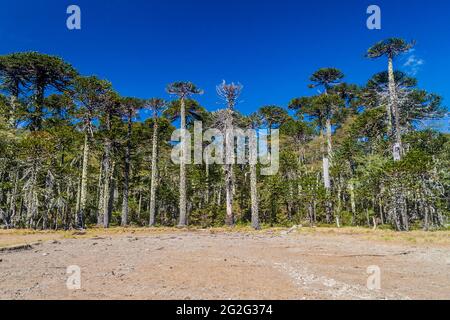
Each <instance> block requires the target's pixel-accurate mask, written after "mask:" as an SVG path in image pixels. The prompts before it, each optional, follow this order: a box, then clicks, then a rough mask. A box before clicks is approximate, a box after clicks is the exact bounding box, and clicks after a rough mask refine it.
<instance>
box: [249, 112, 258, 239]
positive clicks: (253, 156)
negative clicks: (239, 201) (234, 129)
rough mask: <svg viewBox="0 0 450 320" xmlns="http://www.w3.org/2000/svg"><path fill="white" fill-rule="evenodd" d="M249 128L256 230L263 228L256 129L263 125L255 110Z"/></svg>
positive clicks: (253, 217)
mask: <svg viewBox="0 0 450 320" xmlns="http://www.w3.org/2000/svg"><path fill="white" fill-rule="evenodd" d="M245 120H246V122H247V128H249V129H251V130H252V133H251V136H250V137H249V165H250V201H251V210H252V219H251V220H252V228H253V229H255V230H259V229H261V226H260V223H259V203H258V202H259V200H258V187H257V186H258V175H257V171H256V164H257V157H258V144H257V135H256V130H258V128H259V127H260V126H261V123H262V119H261V116H260V114H259V113H257V112H255V113H252V114H251V115H249V116H248V117H247V118H246V119H245Z"/></svg>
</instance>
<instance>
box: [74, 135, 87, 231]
mask: <svg viewBox="0 0 450 320" xmlns="http://www.w3.org/2000/svg"><path fill="white" fill-rule="evenodd" d="M88 166H89V133H88V132H86V133H85V134H84V149H83V168H82V171H81V190H80V207H79V208H78V211H77V219H76V226H77V228H79V229H83V228H84V216H85V214H86V212H85V211H86V202H87V184H88Z"/></svg>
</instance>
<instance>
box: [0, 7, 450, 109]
mask: <svg viewBox="0 0 450 320" xmlns="http://www.w3.org/2000/svg"><path fill="white" fill-rule="evenodd" d="M71 4H76V5H79V6H80V8H81V12H82V29H81V30H79V31H70V30H68V29H67V28H66V18H67V16H68V15H67V14H66V8H67V7H68V6H69V5H71ZM370 4H377V5H379V6H380V7H381V10H382V30H368V29H367V28H366V19H367V17H368V15H367V14H366V9H367V7H368V6H369V5H370ZM392 36H395V37H402V38H405V39H408V40H410V39H415V40H416V41H417V46H416V49H415V51H414V52H412V53H409V54H408V55H405V56H404V57H402V58H400V59H398V60H397V61H396V62H395V63H396V67H397V68H398V69H401V70H403V71H406V72H410V73H414V74H415V76H416V77H417V78H418V79H419V86H420V87H422V88H424V89H427V90H429V91H432V92H435V93H437V94H440V95H442V96H443V97H444V102H445V104H446V105H448V104H449V101H450V86H449V83H448V75H449V74H450V63H449V60H448V59H449V57H450V41H449V40H450V1H447V0H428V1H425V0H409V1H406V0H395V1H384V0H383V1H381V0H372V1H365V0H345V1H344V0H342V1H336V0H335V1H332V0H322V1H301V0H296V1H294V0H291V1H288V0H276V1H274V0H272V1H269V0H258V1H256V0H228V1H218V0H186V1H181V0H171V1H168V0H158V1H156V0H147V1H143V0H128V1H123V0H95V1H92V0H70V1H66V0H39V1H35V0H34V1H32V0H2V4H1V11H0V37H1V41H0V54H6V53H11V52H17V51H26V50H33V51H39V52H43V53H48V54H54V55H59V56H61V57H63V58H64V59H65V60H67V61H68V62H70V63H72V64H73V65H74V66H75V67H76V68H77V69H78V70H79V71H80V72H81V73H82V74H85V75H91V74H95V75H97V76H100V77H102V78H106V79H108V80H110V81H111V82H112V83H113V85H114V87H115V88H116V90H118V91H119V92H120V93H121V94H122V95H125V96H137V97H142V98H149V97H155V96H156V97H164V98H169V97H168V95H167V94H166V93H165V90H164V88H165V86H166V84H168V83H169V82H173V81H177V80H189V81H192V82H194V83H196V84H197V85H198V86H199V87H201V88H203V89H204V90H205V94H204V95H203V96H202V97H199V101H200V102H201V103H202V104H203V105H204V106H205V107H207V108H208V109H209V110H214V109H217V108H220V107H221V105H220V101H219V99H218V98H217V95H216V94H215V85H216V84H218V83H220V82H221V80H222V79H225V80H227V81H236V82H241V83H242V84H243V85H244V91H243V94H242V98H241V103H240V104H239V105H238V109H239V110H240V111H242V112H243V113H249V112H251V111H253V110H256V109H257V108H258V107H260V106H263V105H268V104H277V105H281V106H286V105H287V103H288V102H289V100H290V99H291V98H294V97H297V96H301V95H308V94H313V92H312V90H311V89H308V88H307V84H308V78H309V75H310V74H311V73H312V72H313V71H315V70H316V69H318V68H320V67H328V66H333V67H337V68H339V69H341V70H342V71H343V72H344V73H345V74H346V78H345V79H346V81H348V82H352V83H357V84H364V83H365V82H366V81H367V79H368V78H370V77H371V75H373V74H374V73H376V72H379V71H382V70H384V69H386V61H385V60H384V59H381V60H379V61H370V60H368V59H366V58H364V53H365V51H366V50H367V48H368V47H369V46H370V45H371V44H373V43H375V42H376V41H379V40H381V39H384V38H387V37H392ZM408 61H409V63H408Z"/></svg>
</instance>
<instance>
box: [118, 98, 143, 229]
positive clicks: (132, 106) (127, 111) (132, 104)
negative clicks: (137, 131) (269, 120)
mask: <svg viewBox="0 0 450 320" xmlns="http://www.w3.org/2000/svg"><path fill="white" fill-rule="evenodd" d="M120 105H121V107H122V108H121V109H122V110H121V111H122V113H123V115H124V116H125V119H126V122H127V134H126V138H125V139H126V142H125V144H126V146H125V159H124V160H125V161H124V162H125V164H124V172H123V194H122V219H121V225H122V226H123V227H124V226H126V225H127V224H128V209H129V206H128V195H129V184H130V162H131V133H132V124H133V117H135V116H136V113H137V112H138V111H139V109H141V108H142V106H143V101H142V100H141V99H137V98H131V97H127V98H122V99H121V100H120Z"/></svg>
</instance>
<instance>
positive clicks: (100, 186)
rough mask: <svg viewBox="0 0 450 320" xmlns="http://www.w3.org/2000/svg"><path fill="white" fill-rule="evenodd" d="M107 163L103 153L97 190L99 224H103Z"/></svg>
mask: <svg viewBox="0 0 450 320" xmlns="http://www.w3.org/2000/svg"><path fill="white" fill-rule="evenodd" d="M104 163H105V155H104V154H102V161H101V162H100V172H99V175H98V192H97V200H98V206H97V225H98V226H101V225H103V184H104V179H105V177H104V176H105V168H104V167H103V165H104Z"/></svg>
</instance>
